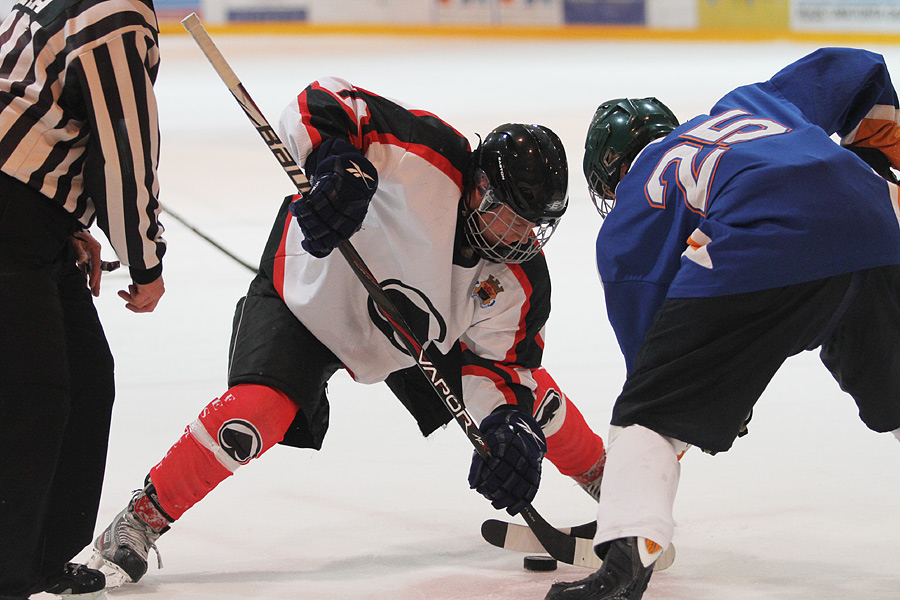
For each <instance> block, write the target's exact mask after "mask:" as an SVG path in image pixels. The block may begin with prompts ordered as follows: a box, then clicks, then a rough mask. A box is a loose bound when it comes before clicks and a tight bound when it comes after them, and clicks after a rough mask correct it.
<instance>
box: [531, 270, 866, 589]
mask: <svg viewBox="0 0 900 600" xmlns="http://www.w3.org/2000/svg"><path fill="white" fill-rule="evenodd" d="M849 282H850V277H849V276H842V277H836V278H831V279H827V280H821V281H817V282H810V283H808V284H801V285H797V286H790V287H787V288H780V289H775V290H765V291H762V292H753V293H749V294H740V295H733V296H725V297H719V298H691V299H669V300H667V301H666V302H665V303H664V305H663V307H662V308H661V309H660V311H659V313H658V314H657V316H656V320H655V322H654V325H653V327H652V328H651V329H650V331H649V332H648V334H647V338H646V340H645V342H644V344H643V346H642V347H641V350H640V352H639V353H638V356H637V359H636V361H635V367H634V369H633V371H632V372H631V373H629V375H628V378H627V379H626V382H625V385H624V387H623V391H622V394H621V395H620V396H619V398H618V399H617V401H616V405H615V407H614V410H613V419H612V424H613V426H614V427H621V428H622V429H621V430H614V431H615V433H614V434H613V435H611V436H610V438H609V439H608V440H607V442H608V448H607V452H608V455H607V462H606V472H605V475H604V478H603V483H602V486H601V487H602V491H601V494H600V502H599V505H598V519H597V534H596V537H595V539H594V542H595V546H596V548H597V550H598V554H601V555H602V553H603V552H606V557H605V560H604V565H603V567H601V568H600V570H598V571H597V572H596V573H594V574H593V575H591V576H590V577H588V578H586V579H584V580H582V581H579V582H573V583H560V584H556V585H554V586H553V588H551V591H550V593H549V594H548V595H547V599H548V600H607V599H612V598H616V599H619V600H639V599H640V598H641V597H642V596H643V591H644V589H645V588H646V585H647V583H648V581H649V579H650V576H651V575H652V567H653V563H654V562H655V560H656V558H657V557H658V556H660V555H661V554H662V551H663V550H664V549H665V548H666V547H667V546H668V544H669V543H670V542H671V540H672V536H673V534H674V517H673V508H674V501H675V493H676V491H677V485H678V479H679V472H680V471H679V469H680V467H679V462H678V455H679V454H680V453H681V452H683V451H684V450H685V449H686V447H687V445H688V444H690V445H695V446H698V447H700V448H702V449H704V450H707V451H709V452H712V453H716V452H724V451H726V450H728V449H729V448H730V447H731V444H732V443H733V441H734V439H735V438H736V437H737V436H738V434H739V432H740V431H741V429H742V427H743V426H744V423H745V421H746V418H747V415H748V414H749V413H750V411H751V410H752V408H753V405H754V404H755V402H756V400H757V399H758V398H759V396H760V394H761V393H762V392H763V390H764V389H765V388H766V386H767V385H768V383H769V381H770V380H771V378H772V376H774V374H775V372H776V371H777V370H778V368H779V367H780V366H781V364H782V363H783V362H784V361H785V360H786V359H787V358H788V357H789V356H792V355H794V354H797V353H799V352H801V351H803V350H804V349H806V348H807V347H809V344H810V343H812V342H813V341H814V340H816V339H817V338H818V336H819V334H820V332H821V331H822V330H823V328H824V327H826V325H827V324H828V322H829V320H830V317H831V316H832V315H833V314H834V312H835V311H836V310H837V309H838V307H839V306H840V304H841V300H842V299H843V298H844V296H845V294H846V292H847V290H848V288H849ZM738 381H739V382H740V385H735V382H738Z"/></svg>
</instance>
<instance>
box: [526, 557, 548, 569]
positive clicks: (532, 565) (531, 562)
mask: <svg viewBox="0 0 900 600" xmlns="http://www.w3.org/2000/svg"><path fill="white" fill-rule="evenodd" d="M524 566H525V568H526V569H528V570H529V571H555V570H556V559H555V558H553V557H552V556H526V557H525V565H524Z"/></svg>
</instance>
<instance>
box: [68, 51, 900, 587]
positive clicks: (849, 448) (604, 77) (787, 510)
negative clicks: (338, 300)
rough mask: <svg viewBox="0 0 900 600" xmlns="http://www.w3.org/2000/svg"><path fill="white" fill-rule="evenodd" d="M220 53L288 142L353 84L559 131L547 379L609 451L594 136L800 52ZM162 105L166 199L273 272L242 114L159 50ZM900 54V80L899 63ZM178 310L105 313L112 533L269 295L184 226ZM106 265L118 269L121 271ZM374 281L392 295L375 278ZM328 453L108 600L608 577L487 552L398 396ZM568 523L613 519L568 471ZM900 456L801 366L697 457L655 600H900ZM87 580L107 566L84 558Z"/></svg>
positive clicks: (252, 139)
mask: <svg viewBox="0 0 900 600" xmlns="http://www.w3.org/2000/svg"><path fill="white" fill-rule="evenodd" d="M215 39H216V42H217V43H218V45H219V47H220V48H221V50H222V52H223V53H224V55H225V57H226V58H227V59H228V60H229V61H230V62H231V64H232V67H233V68H234V70H235V72H236V73H237V74H238V76H239V77H240V78H241V79H242V80H243V83H244V85H245V87H246V89H247V90H248V91H249V93H250V94H251V95H252V96H253V98H254V99H255V100H256V102H257V104H258V105H259V106H260V108H261V109H262V111H263V112H264V113H265V114H266V115H267V116H268V118H269V120H270V121H272V122H273V123H274V122H275V121H277V118H278V115H279V113H280V112H281V109H282V107H283V106H285V105H286V104H287V103H288V102H289V101H291V100H292V98H294V97H295V96H296V94H297V93H299V92H300V91H301V90H302V89H303V87H304V86H305V85H306V84H307V83H309V82H310V81H312V80H314V79H316V78H318V77H322V76H326V75H338V76H341V77H344V78H346V79H349V80H350V81H352V82H353V83H355V84H357V85H359V86H362V87H365V88H367V89H370V90H372V91H376V92H378V93H381V94H383V95H386V96H389V97H394V98H399V99H403V100H405V101H406V102H409V103H412V104H414V105H417V106H418V107H421V108H423V109H426V110H429V111H431V112H433V113H436V114H438V115H439V116H441V117H442V118H443V119H445V120H447V121H448V122H449V123H451V124H453V125H454V126H455V127H456V128H457V129H458V130H459V131H461V132H463V133H464V134H466V135H467V136H468V137H469V138H470V139H471V140H472V141H473V143H474V142H476V141H477V140H476V138H475V134H476V133H481V134H482V135H483V134H485V133H487V132H488V131H489V130H490V129H492V128H493V127H494V126H496V125H498V124H500V123H503V122H507V121H529V122H536V123H541V124H545V125H547V126H549V127H551V128H552V129H554V130H555V131H556V132H557V133H558V134H559V135H560V136H561V137H562V139H563V141H564V143H565V145H566V148H567V150H568V153H569V159H570V171H571V187H570V190H571V192H570V193H571V205H570V209H569V213H568V215H567V216H566V217H565V219H564V220H563V222H562V225H561V226H560V227H559V229H558V231H557V233H556V235H555V236H554V238H553V239H552V240H551V242H550V244H549V245H548V247H547V257H548V260H549V262H550V268H551V272H552V275H553V277H554V280H553V285H554V288H553V301H554V311H553V314H552V316H551V319H550V323H549V329H548V331H549V334H548V338H547V349H546V363H545V364H546V365H547V366H548V367H549V369H550V370H551V372H552V373H553V374H554V375H555V376H556V378H557V379H558V381H559V382H560V383H561V385H562V386H563V387H564V389H565V390H566V391H567V392H568V394H569V395H570V396H571V397H572V398H573V399H574V401H575V402H576V403H577V404H578V406H579V407H580V408H581V410H582V412H583V413H584V414H585V415H586V417H587V418H588V420H589V422H590V423H591V424H592V425H593V427H594V428H595V429H596V430H597V431H598V432H600V433H602V434H603V435H604V436H605V433H606V429H607V423H608V419H609V414H610V410H611V407H612V403H613V401H614V399H615V397H616V394H617V392H618V390H619V389H620V386H621V383H622V379H623V373H624V369H623V363H622V360H621V357H620V355H619V352H618V348H617V346H616V343H615V340H614V338H613V335H612V332H611V330H610V328H609V326H608V325H607V323H606V320H605V310H604V305H603V299H602V295H601V289H600V284H599V282H598V280H597V276H596V272H595V268H594V263H593V243H594V237H595V235H596V231H597V229H598V227H599V225H600V218H599V216H598V215H597V214H596V213H595V212H594V208H593V206H592V205H591V203H590V201H589V198H588V194H587V190H586V186H585V184H584V180H583V177H582V175H581V158H582V144H583V140H584V133H585V130H586V127H587V124H588V122H589V120H590V118H591V115H592V114H593V111H594V109H595V108H596V106H597V105H598V104H599V103H600V102H601V101H603V100H605V99H608V98H614V97H620V96H647V95H655V96H658V97H659V98H661V99H663V100H664V101H665V102H666V103H667V104H668V105H669V106H670V107H671V108H672V109H673V110H674V111H675V112H676V114H678V115H680V116H682V117H690V116H693V115H694V114H696V113H700V112H705V111H706V110H707V109H708V107H709V106H710V105H711V104H712V103H713V101H714V100H716V99H717V98H718V97H719V96H720V95H721V94H722V93H724V92H726V91H728V90H730V89H731V88H733V87H735V86H737V85H740V84H743V83H749V82H753V81H759V80H763V79H766V78H768V77H769V76H770V75H771V74H773V73H774V72H775V71H777V70H778V69H779V68H780V67H782V66H783V65H785V64H787V63H788V62H790V61H792V60H794V59H795V58H798V57H800V56H802V55H803V54H805V53H806V52H808V51H810V50H811V49H813V46H812V45H809V44H800V43H786V42H785V43H688V42H683V43H656V42H618V41H616V42H603V41H600V40H591V41H587V40H585V41H579V40H575V41H542V40H520V41H512V40H503V41H491V40H486V39H483V38H482V39H473V40H461V39H445V38H441V39H433V38H425V37H422V38H418V37H409V38H401V39H397V38H391V37H375V36H373V37H341V36H325V35H308V36H267V37H235V36H229V35H219V36H217V37H216V38H215ZM160 46H161V50H162V60H163V62H162V67H161V71H160V75H159V81H158V84H157V88H156V89H157V93H158V99H159V108H160V114H161V127H162V136H163V137H162V139H163V142H162V158H161V167H160V178H161V184H162V194H161V200H162V201H163V202H164V203H165V204H166V205H167V206H168V207H170V208H171V209H172V210H173V211H175V212H176V213H178V214H180V215H181V216H183V217H185V218H187V219H189V220H190V221H191V222H193V223H194V225H195V226H196V227H198V228H199V229H201V230H203V231H204V232H205V233H206V234H207V235H209V236H211V237H213V238H215V239H216V240H218V241H219V242H220V243H221V244H223V245H224V246H226V247H227V248H229V249H230V250H232V251H233V252H234V253H236V254H237V255H239V256H240V257H241V258H243V259H245V260H247V261H250V262H253V261H256V260H257V258H258V256H259V253H260V251H261V249H262V245H263V243H264V241H265V239H266V236H267V235H268V231H269V227H270V224H271V221H272V219H273V217H274V212H275V210H276V209H277V207H278V205H279V203H280V201H281V198H282V197H283V196H284V195H286V194H290V193H291V192H292V188H291V182H290V180H289V179H288V178H287V177H286V176H285V175H284V173H283V172H282V171H281V170H280V168H279V166H278V165H277V163H276V162H275V160H274V159H273V157H272V156H271V155H270V153H269V151H268V150H267V148H266V146H265V145H264V144H263V142H262V141H261V140H260V138H259V137H258V136H257V134H256V132H255V131H254V130H253V128H252V127H251V125H250V124H249V122H248V121H247V119H246V118H245V116H244V114H243V112H242V111H241V109H240V108H239V107H238V105H237V104H236V102H235V101H234V99H233V98H232V97H231V95H230V94H229V93H228V91H227V90H226V88H225V87H224V85H223V84H222V82H221V81H220V80H219V79H218V77H217V76H216V74H215V72H214V71H213V70H212V68H211V67H210V66H209V64H208V63H207V62H206V60H205V58H204V57H203V56H202V54H201V53H200V51H199V50H198V49H197V48H196V47H195V45H194V43H193V41H192V40H191V39H190V38H189V37H187V36H163V37H162V39H161V41H160ZM872 49H874V50H877V51H880V52H882V53H884V54H885V55H886V57H887V59H888V63H889V65H890V66H893V67H894V68H895V69H896V70H897V71H896V72H897V73H900V47H895V46H883V47H873V48H872ZM163 221H164V224H165V225H166V236H165V237H166V238H167V239H168V241H169V245H170V247H169V251H168V254H167V255H166V259H165V282H166V286H167V292H166V295H165V296H164V297H163V300H162V302H161V304H160V306H159V308H158V310H157V311H156V312H155V313H153V314H150V315H133V314H131V313H129V312H128V311H126V310H125V309H124V307H123V302H122V301H121V300H120V299H119V298H118V297H117V296H116V291H117V290H119V289H122V288H123V287H124V286H126V285H127V283H128V278H127V275H126V274H125V273H124V271H125V270H124V269H122V270H121V271H118V272H116V273H113V274H111V275H109V276H107V277H106V279H105V282H104V284H103V288H102V295H101V297H100V299H99V300H98V306H99V310H100V312H101V317H102V319H103V321H104V324H105V327H106V331H107V334H108V336H109V339H110V343H111V345H112V348H113V351H114V353H115V357H116V363H117V382H118V395H117V396H118V399H117V404H116V409H115V414H114V421H113V429H112V438H111V444H110V458H109V463H108V468H107V479H106V483H105V487H104V492H103V498H102V504H101V507H100V515H99V519H98V524H97V528H98V530H99V529H101V528H102V527H104V526H105V525H106V524H107V523H108V522H109V521H110V519H111V518H112V517H113V516H114V515H115V514H116V513H117V512H118V511H119V510H120V509H121V508H122V507H123V506H124V505H125V503H126V502H127V501H128V499H129V497H130V494H131V491H132V490H133V489H135V488H137V487H139V486H141V485H142V481H143V478H144V476H145V474H146V473H147V471H148V470H149V468H150V467H152V466H153V465H154V464H155V463H156V462H157V461H158V460H159V459H160V458H161V457H162V455H163V453H164V452H165V451H166V450H167V449H168V448H169V446H170V445H171V444H172V443H173V442H174V441H175V440H176V439H177V438H178V437H179V436H180V434H181V432H182V429H183V428H184V426H185V425H186V424H187V423H189V422H190V421H192V420H193V419H194V418H195V417H196V415H197V414H198V412H199V411H200V410H201V409H202V408H203V407H204V406H205V405H206V403H207V402H209V401H210V400H212V399H213V398H215V397H216V396H218V395H219V394H220V393H221V392H223V391H224V386H225V367H226V356H227V347H228V341H229V335H230V328H231V317H232V311H233V307H234V304H235V302H236V301H237V300H238V298H240V296H241V295H242V294H243V293H244V291H245V289H246V286H247V284H248V282H249V281H250V277H251V274H250V272H249V271H248V270H247V269H245V268H244V267H242V266H240V265H239V264H238V263H237V262H235V261H233V260H231V259H229V258H228V257H226V256H225V255H223V254H222V253H220V252H219V251H218V250H216V249H214V248H213V247H212V246H210V245H209V244H207V243H206V242H204V241H203V240H201V239H200V238H199V237H198V236H197V235H195V234H194V233H193V232H191V231H190V230H189V229H187V228H186V227H184V226H182V225H180V224H179V223H177V222H175V221H174V220H173V219H172V218H166V217H165V216H164V217H163ZM105 258H107V259H111V258H113V257H112V255H111V253H110V254H109V255H108V256H106V257H105ZM376 275H377V274H376ZM330 397H331V400H332V427H331V430H330V432H329V435H328V436H327V438H326V441H325V447H324V448H323V450H322V451H321V452H313V451H306V450H297V449H292V448H286V447H280V446H279V447H276V448H275V449H273V450H272V451H271V452H270V453H268V454H267V455H265V456H264V457H263V458H262V459H260V460H259V461H258V462H256V463H255V464H250V465H249V466H247V467H244V468H243V469H242V470H240V471H239V472H238V474H237V475H236V476H235V477H233V478H231V479H229V480H227V481H226V482H225V483H223V484H222V485H221V486H219V488H218V489H216V490H215V491H214V492H213V493H212V494H210V495H209V496H208V497H207V498H206V499H205V500H204V501H203V502H201V503H200V504H198V505H197V506H196V507H194V508H193V509H192V510H190V511H189V512H188V513H187V514H186V515H185V516H184V517H183V518H182V519H181V520H180V521H179V522H178V523H176V524H175V526H174V527H173V528H172V530H171V532H170V533H167V534H166V535H165V536H164V537H163V538H162V539H161V540H160V550H161V552H162V554H163V557H164V561H165V568H164V569H162V570H157V568H156V565H155V560H154V559H152V557H151V568H150V572H149V573H148V574H147V576H146V577H145V578H144V579H143V580H141V581H140V582H139V583H138V584H136V585H129V586H126V587H124V588H121V589H120V590H117V591H115V592H113V593H112V594H110V598H111V599H112V600H128V599H133V600H138V599H139V600H157V599H160V600H162V599H165V600H176V599H177V600H180V599H190V600H201V599H202V600H206V599H209V600H221V599H222V598H242V599H250V598H253V599H267V600H268V599H273V600H274V599H283V598H298V599H299V598H302V599H307V598H308V599H315V600H328V599H347V598H352V599H369V600H376V599H378V600H387V599H392V600H394V599H396V600H413V599H418V598H423V599H424V598H427V599H430V600H450V599H460V600H470V599H475V598H480V599H507V598H508V599H513V598H515V599H526V598H533V599H541V598H543V597H544V594H545V593H546V591H547V589H548V588H549V586H550V584H551V583H552V582H553V581H555V580H573V579H578V578H581V577H584V576H586V575H588V573H589V572H588V571H586V570H584V569H580V568H577V567H571V566H565V565H563V566H561V567H560V569H559V570H557V571H556V572H553V573H542V574H535V573H529V572H526V571H524V570H523V569H522V555H520V554H515V553H511V552H507V551H503V550H499V549H497V548H494V547H492V546H489V545H487V544H486V543H485V542H483V541H482V540H481V537H480V535H479V526H480V524H481V522H482V521H483V520H484V519H488V518H503V517H504V516H505V513H498V512H496V511H494V510H493V509H492V508H491V507H490V505H489V504H488V503H487V502H486V501H485V500H484V499H483V498H481V497H480V496H479V495H477V494H476V493H475V492H473V491H470V490H469V489H468V485H467V483H466V474H467V472H468V465H469V458H470V455H471V448H470V446H469V445H468V442H467V441H466V439H465V438H464V436H463V435H462V433H461V432H460V431H458V430H457V428H456V426H455V425H451V426H449V427H448V428H447V429H445V430H442V431H439V432H437V433H436V434H434V435H433V436H432V437H431V438H429V439H424V438H422V437H421V435H420V434H419V433H418V430H417V428H416V427H415V425H414V423H413V421H412V419H411V418H410V417H409V416H408V415H407V414H406V413H405V411H404V410H403V409H402V408H401V407H400V405H399V404H398V403H397V402H396V401H395V400H394V399H393V398H392V396H391V395H390V394H389V392H388V391H387V389H386V387H384V386H380V385H377V386H361V385H358V384H355V383H353V382H352V381H350V379H349V378H348V377H346V376H345V375H341V374H339V375H338V376H336V377H335V378H334V379H333V381H332V383H331V385H330ZM534 504H535V506H536V508H537V509H538V510H539V511H541V512H542V513H543V514H544V516H545V517H547V518H548V519H549V520H550V521H551V522H553V523H555V524H559V525H573V524H577V523H582V522H585V521H588V520H590V519H592V518H593V516H594V506H593V504H592V503H591V502H590V500H589V498H588V497H587V495H586V494H584V492H582V491H581V490H580V489H578V488H577V487H575V486H574V485H573V484H572V482H571V481H570V480H569V479H568V478H564V477H562V476H561V475H560V474H559V473H558V472H556V471H555V470H554V469H553V468H552V466H550V465H549V464H548V465H547V466H546V470H545V476H544V483H543V486H542V489H541V491H540V493H539V494H538V497H537V498H536V500H535V503H534ZM898 504H900V444H898V441H897V440H896V439H895V438H894V437H893V436H890V435H878V434H875V433H872V432H870V431H868V430H867V429H866V428H865V427H864V426H863V425H862V423H861V422H860V421H859V419H858V418H857V416H856V411H855V407H854V405H853V403H852V401H851V400H850V398H849V397H847V396H845V395H844V394H843V393H842V392H841V391H840V389H839V388H838V386H837V384H836V383H835V382H834V381H833V380H832V379H831V378H830V376H829V374H828V373H827V371H826V370H825V369H824V367H822V366H821V364H820V363H819V362H818V357H817V355H816V354H814V353H806V354H804V355H802V356H798V357H796V358H794V359H791V360H790V361H789V362H788V363H787V365H786V366H785V367H784V368H783V369H782V371H781V372H780V373H779V374H778V375H777V376H776V377H775V380H774V381H773V382H772V384H771V385H770V387H769V389H768V390H767V391H766V393H765V395H764V396H763V398H762V399H761V401H760V402H759V404H758V406H757V410H756V414H755V417H754V419H753V421H752V423H751V425H750V435H749V436H748V437H746V438H743V439H740V440H739V441H738V442H737V443H736V444H735V446H734V448H733V450H732V451H730V452H728V453H725V454H720V455H718V456H715V457H711V456H708V455H704V454H701V453H700V452H696V451H692V452H689V453H688V455H687V456H686V457H685V459H684V461H683V465H682V480H681V487H680V491H679V495H678V499H677V503H676V507H675V509H676V518H677V520H678V529H677V532H676V536H675V544H676V546H677V549H678V557H677V559H676V562H675V564H674V565H673V566H672V567H671V569H669V570H668V571H665V572H662V573H659V574H657V575H655V576H654V578H653V579H652V581H651V584H650V588H649V590H648V591H647V593H646V594H645V598H646V599H647V600H659V599H663V598H665V599H672V600H724V599H727V600H792V599H801V598H802V599H807V598H815V599H816V600H844V599H846V598H864V599H867V600H889V599H890V600H893V599H896V598H898V597H900V544H898V539H900V518H898V516H897V509H898ZM79 556H80V557H81V558H84V557H85V556H86V553H83V554H82V555H79Z"/></svg>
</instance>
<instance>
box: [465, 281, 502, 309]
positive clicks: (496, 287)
mask: <svg viewBox="0 0 900 600" xmlns="http://www.w3.org/2000/svg"><path fill="white" fill-rule="evenodd" d="M502 291H503V286H501V285H500V281H498V280H497V278H496V277H494V276H493V275H488V278H487V279H486V280H485V281H479V282H478V283H477V284H476V285H475V291H473V292H472V297H473V298H478V300H479V301H480V302H481V308H488V307H491V306H493V305H494V302H496V301H497V294H499V293H500V292H502Z"/></svg>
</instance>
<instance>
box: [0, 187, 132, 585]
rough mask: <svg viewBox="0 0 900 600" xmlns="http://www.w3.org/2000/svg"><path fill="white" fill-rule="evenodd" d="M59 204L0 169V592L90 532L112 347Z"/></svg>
mask: <svg viewBox="0 0 900 600" xmlns="http://www.w3.org/2000/svg"><path fill="white" fill-rule="evenodd" d="M74 230H75V222H74V220H73V219H72V217H71V216H69V215H68V214H67V213H66V212H65V211H63V210H62V209H61V208H59V207H56V206H53V205H52V204H51V203H50V201H49V200H47V199H46V198H44V197H43V196H41V195H40V194H37V193H36V192H34V191H32V190H31V189H30V188H28V187H27V186H25V185H23V184H21V183H18V182H17V181H15V180H13V179H12V178H10V177H8V176H5V175H2V174H0V452H2V456H3V463H2V466H0V600H3V599H5V598H22V597H27V596H28V595H29V593H33V592H36V591H38V590H42V589H43V587H44V581H45V579H46V578H47V577H48V576H51V575H52V574H54V573H56V572H58V571H60V570H61V569H62V567H63V565H64V564H65V563H66V562H68V561H69V560H70V559H71V558H72V557H74V556H75V555H76V554H77V553H78V552H80V551H81V550H82V549H83V548H84V547H85V546H86V545H87V544H89V543H90V542H91V538H92V537H93V532H94V525H95V521H96V516H97V507H98V505H99V502H100V490H101V487H102V483H103V473H104V469H105V464H106V450H107V443H108V438H109V424H110V417H111V413H112V404H113V397H114V395H115V390H114V379H113V359H112V355H111V353H110V350H109V345H108V344H107V341H106V336H105V335H104V333H103V328H102V327H101V325H100V321H99V319H98V317H97V312H96V310H95V308H94V305H93V300H92V298H91V295H90V292H89V291H88V290H87V288H86V280H85V277H84V275H82V274H81V273H80V272H79V271H78V269H77V268H76V267H75V259H74V254H73V253H72V250H71V247H70V244H69V241H68V240H69V237H70V236H71V234H72V232H73V231H74Z"/></svg>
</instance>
